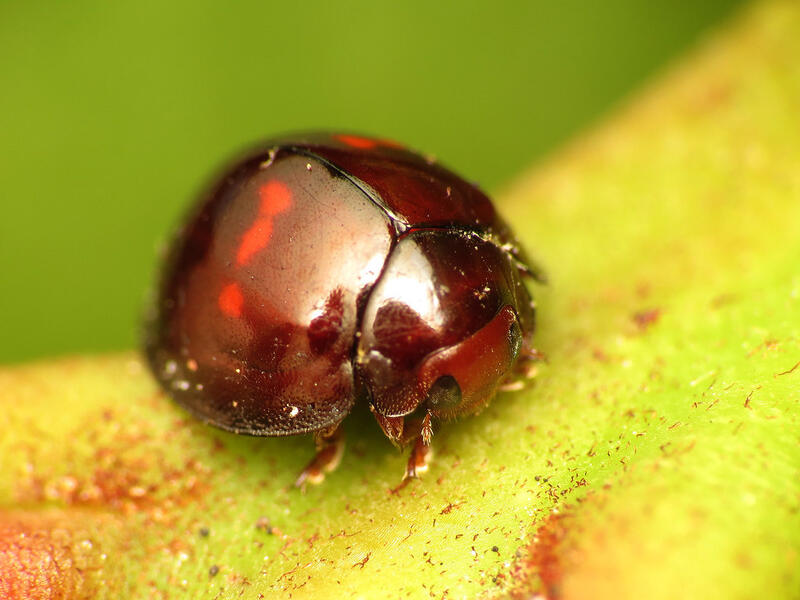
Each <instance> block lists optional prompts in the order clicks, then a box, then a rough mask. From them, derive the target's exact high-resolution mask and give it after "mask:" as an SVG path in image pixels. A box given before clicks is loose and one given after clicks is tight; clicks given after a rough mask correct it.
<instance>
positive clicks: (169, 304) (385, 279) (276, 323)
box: [146, 134, 534, 438]
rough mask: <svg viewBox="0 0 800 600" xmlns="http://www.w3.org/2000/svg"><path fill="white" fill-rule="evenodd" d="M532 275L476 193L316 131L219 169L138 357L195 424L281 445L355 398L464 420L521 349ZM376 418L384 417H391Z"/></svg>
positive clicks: (388, 415) (428, 168)
mask: <svg viewBox="0 0 800 600" xmlns="http://www.w3.org/2000/svg"><path fill="white" fill-rule="evenodd" d="M528 274H530V267H529V264H528V261H527V259H526V257H525V255H524V254H523V253H522V251H521V249H520V248H519V245H518V244H517V242H516V240H515V239H514V238H513V236H512V234H511V232H510V231H509V229H508V227H507V226H506V225H505V223H504V222H503V221H502V220H501V219H500V217H499V216H498V215H497V213H496V212H495V209H494V207H493V206H492V203H491V202H490V200H489V199H488V198H487V196H486V195H485V194H484V193H483V192H481V191H480V190H479V189H478V188H477V187H476V186H475V185H473V184H470V183H468V182H466V181H464V180H463V179H461V178H460V177H458V176H457V175H455V174H453V173H452V172H451V171H449V170H447V169H445V168H444V167H442V166H440V165H438V164H436V163H435V162H432V161H429V160H426V159H425V158H423V157H421V156H419V155H417V154H415V153H412V152H410V151H408V150H405V149H403V148H401V147H398V146H397V145H396V144H394V143H391V142H384V141H381V140H375V139H370V138H363V137H357V136H349V135H326V134H323V135H311V136H299V137H297V138H296V139H283V140H277V141H275V142H271V143H267V144H265V145H264V146H263V149H262V150H261V151H258V152H255V153H253V154H252V155H251V156H249V157H248V158H246V159H245V160H243V161H240V162H239V163H237V164H236V165H234V166H233V167H232V168H230V169H229V170H228V171H227V173H225V175H224V176H223V177H221V178H220V179H219V181H218V183H217V184H216V185H215V186H213V187H212V188H211V189H210V190H209V191H208V193H207V194H206V195H205V196H203V197H202V198H201V200H200V202H199V204H197V206H195V207H194V209H193V212H192V213H191V214H190V215H189V217H188V218H187V220H186V221H185V224H184V225H183V227H182V228H181V230H180V231H179V233H178V235H177V236H176V238H175V239H174V241H173V243H172V245H171V247H170V250H169V253H168V256H167V259H166V261H165V264H164V268H163V273H162V282H161V287H160V289H159V292H158V299H157V302H156V305H155V310H154V314H153V316H152V318H151V319H150V320H149V322H148V327H147V338H146V351H147V356H148V360H149V363H150V366H151V368H152V370H153V372H154V374H155V376H156V378H157V379H158V381H159V382H160V383H161V385H162V386H163V387H164V389H165V390H166V391H167V392H168V393H169V394H170V395H171V396H172V397H174V398H175V399H176V400H177V401H178V402H179V403H180V404H182V405H183V406H185V407H186V408H187V409H189V410H190V411H191V412H192V413H194V414H195V415H196V416H198V417H200V418H201V419H203V420H205V421H207V422H209V423H211V424H213V425H216V426H218V427H221V428H223V429H228V430H231V431H235V432H237V433H247V434H252V435H265V436H280V435H292V434H299V433H304V432H313V431H321V430H325V429H328V428H331V427H334V426H336V425H337V424H338V423H340V422H341V421H342V419H343V418H344V417H345V416H346V415H347V413H348V412H349V411H350V409H351V408H352V407H353V405H354V403H355V402H365V403H368V404H369V406H370V407H371V409H372V410H373V412H374V413H375V414H376V416H377V417H378V420H379V423H380V424H381V426H382V427H383V428H384V431H386V433H387V435H389V436H390V437H395V438H396V437H397V435H396V434H393V433H392V429H391V427H389V426H388V425H387V423H388V422H390V421H391V420H392V419H398V418H404V417H406V416H408V415H411V414H412V413H415V412H418V411H420V410H425V411H428V413H429V414H430V416H432V417H433V418H448V417H452V416H456V415H459V414H464V413H469V412H474V411H476V410H478V409H479V408H480V407H482V406H483V405H484V404H485V403H486V402H487V401H488V400H489V399H490V398H491V396H492V395H493V393H494V392H495V390H496V388H497V386H498V384H499V383H500V382H501V381H503V380H504V379H505V378H507V377H508V376H509V374H510V373H511V372H512V370H513V368H514V366H515V364H516V362H517V361H518V357H519V355H520V352H521V350H522V349H523V348H530V340H531V336H532V334H533V329H534V312H533V308H532V302H531V298H530V295H529V293H528V290H527V289H526V287H525V285H524V284H523V277H524V276H526V275H528ZM387 419H388V421H387Z"/></svg>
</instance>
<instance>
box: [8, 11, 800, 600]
mask: <svg viewBox="0 0 800 600" xmlns="http://www.w3.org/2000/svg"><path fill="white" fill-rule="evenodd" d="M798 57H800V7H799V6H798V5H796V4H795V3H790V2H766V3H760V4H756V5H754V6H752V7H750V8H749V9H748V10H747V11H746V12H745V13H743V14H742V15H741V17H740V18H739V19H738V20H737V21H735V22H733V23H731V24H729V26H728V27H727V29H725V30H724V31H722V32H721V33H720V34H719V35H717V36H716V37H714V38H712V39H710V40H708V41H707V42H706V43H705V44H704V45H703V46H702V47H701V48H699V49H697V50H696V52H695V53H694V55H692V56H690V57H688V58H687V59H686V60H685V62H684V63H682V64H680V65H678V66H676V67H675V68H673V69H672V70H671V71H670V72H669V73H667V74H666V75H664V76H663V77H662V78H661V79H660V80H659V81H657V82H655V83H654V84H653V85H651V86H650V87H649V89H648V90H646V91H645V92H644V93H643V94H641V95H640V96H639V97H637V98H635V99H633V100H632V101H631V102H630V104H629V105H628V106H625V107H623V108H621V109H620V111H619V113H618V115H617V116H615V117H613V118H612V119H610V120H609V121H608V122H607V123H606V124H604V125H603V126H602V127H600V128H598V129H597V130H595V131H594V132H591V133H589V134H588V135H586V136H584V137H582V138H581V139H579V140H578V141H577V142H575V143H574V144H573V145H571V146H570V147H568V148H565V149H564V150H562V151H561V152H560V153H558V154H557V155H556V156H554V157H552V159H551V160H550V161H549V162H548V163H547V164H544V165H541V166H539V167H538V168H537V169H535V170H534V171H532V172H531V173H530V174H529V175H528V176H526V177H523V178H522V179H520V180H519V181H518V182H517V184H516V185H514V186H513V187H511V188H510V189H508V190H507V191H506V192H505V193H504V194H501V195H500V196H499V204H500V206H501V209H502V210H503V212H504V213H505V215H506V216H507V217H508V219H509V221H510V222H512V223H513V224H514V227H515V229H516V231H517V232H518V233H519V235H520V237H521V238H522V240H523V241H524V243H525V244H526V245H527V246H528V247H529V248H530V250H531V251H532V252H533V253H534V254H535V255H536V256H537V257H538V258H539V259H540V261H541V263H542V264H543V265H544V266H545V269H546V271H547V273H548V276H549V279H550V283H549V284H548V285H547V286H536V287H535V288H534V289H533V291H534V294H535V295H536V297H537V303H538V311H539V324H538V327H539V330H538V333H537V343H538V346H539V348H540V349H541V350H542V351H543V352H544V353H545V354H546V356H547V362H546V363H544V364H542V365H540V367H539V373H538V375H537V377H536V379H535V383H534V384H533V385H531V386H529V387H528V388H527V389H525V390H523V391H521V392H514V393H504V394H501V395H499V396H498V397H497V398H496V399H495V401H494V402H493V403H492V404H491V405H490V407H489V408H487V409H486V410H485V411H484V412H483V413H482V414H481V415H479V416H477V417H474V418H470V419H465V420H463V421H460V422H456V423H451V424H447V425H445V426H444V427H443V428H442V430H441V431H440V432H438V433H437V434H436V435H435V437H434V448H435V462H434V464H433V465H432V468H431V470H430V471H429V472H428V473H427V474H426V475H425V477H424V479H423V480H421V481H413V482H412V483H411V484H410V485H409V486H407V487H405V488H404V489H402V490H400V491H398V492H396V493H392V492H391V490H392V488H394V487H395V486H396V485H397V483H398V481H399V478H400V475H401V474H402V471H403V466H404V457H403V456H402V455H401V454H400V453H398V452H397V451H396V450H394V449H393V448H392V446H391V445H390V444H389V443H388V442H387V441H386V440H385V439H384V438H383V436H382V434H381V433H380V431H379V429H378V427H377V425H375V424H374V422H373V421H372V418H371V416H370V415H369V414H368V412H367V411H365V410H362V411H357V412H356V413H355V414H353V415H352V416H351V418H350V419H349V420H348V422H347V427H346V433H347V440H348V446H347V452H346V454H345V457H344V459H343V461H342V464H341V466H340V468H339V470H338V471H336V472H335V473H333V474H331V475H329V476H328V478H327V480H326V481H325V482H324V484H323V485H321V486H318V487H310V488H309V489H308V491H307V493H305V494H303V493H300V492H299V491H298V490H295V489H294V488H292V485H291V484H292V482H293V480H294V477H295V475H296V474H297V472H298V471H299V470H300V469H301V468H302V466H303V465H304V464H305V462H306V461H307V460H308V459H309V457H310V455H311V454H312V452H313V445H312V443H311V441H310V439H308V438H303V437H301V438H287V439H255V438H246V437H237V436H234V435H230V434H226V433H222V432H219V431H216V430H213V429H211V428H209V427H207V426H205V425H202V424H200V423H198V422H196V421H194V420H192V419H191V418H189V417H188V416H187V415H186V414H185V413H184V412H183V411H182V410H181V409H180V408H178V407H177V406H175V405H174V404H173V403H172V402H171V401H170V400H168V399H167V398H166V397H165V396H164V395H163V394H162V393H161V392H159V391H158V389H157V388H156V386H155V384H154V383H153V382H152V381H151V379H150V378H149V376H148V374H147V372H146V369H145V367H144V366H143V364H142V363H141V361H140V359H139V358H138V357H137V355H135V354H133V353H131V354H128V355H122V356H107V357H85V358H70V359H64V360H59V361H53V362H47V363H39V364H32V365H27V366H21V367H13V368H5V369H3V370H2V371H1V372H0V403H2V411H0V428H2V431H3V432H4V435H3V436H2V439H1V440H0V558H4V559H5V562H4V564H6V565H12V566H11V567H8V566H7V567H6V574H5V575H4V576H3V578H2V580H0V581H2V583H0V586H3V585H6V586H7V589H11V588H10V587H8V586H11V585H12V584H13V585H20V586H21V585H30V586H33V587H32V588H31V589H34V590H35V591H37V593H41V595H42V597H82V596H83V597H98V598H118V597H137V598H138V597H141V598H151V597H152V598H160V597H164V598H166V597H169V598H184V597H185V598H233V597H245V598H258V597H266V598H271V597H292V598H318V597H360V598H419V597H435V598H442V597H445V598H464V597H495V596H500V597H502V596H507V595H512V596H513V595H516V596H520V597H525V595H526V594H534V593H540V594H542V595H543V596H545V597H562V598H587V597H593V598H605V597H608V598H612V597H613V598H641V597H648V598H660V597H663V598H668V597H669V598H675V597H686V598H713V597H722V598H752V597H770V598H792V597H797V590H798V589H800V575H799V573H800V568H798V567H799V566H800V565H798V562H799V561H800V426H799V425H800V424H799V423H798V414H799V413H800V365H799V364H798V363H800V143H799V142H800V111H798V109H797V107H798V106H800V61H799V60H798ZM554 511H555V512H554ZM554 515H559V516H558V517H554ZM554 518H557V519H559V523H560V525H559V526H560V527H561V529H560V533H559V536H558V543H555V544H552V543H551V541H552V540H550V538H552V536H549V535H541V534H542V532H543V531H545V529H543V528H546V527H547V525H548V523H553V521H554ZM548 540H550V541H548ZM544 546H547V547H544ZM26 561H27V562H26ZM32 561H33V562H35V564H36V565H38V567H37V568H38V570H36V571H35V572H34V571H32V570H31V569H30V568H28V570H27V571H25V570H24V569H22V570H20V569H16V567H15V566H14V565H26V566H27V567H30V566H31V564H33V563H32ZM36 561H38V562H36ZM0 563H3V561H0ZM15 569H16V570H15ZM25 577H28V579H25ZM17 589H21V588H17ZM2 590H3V588H2V587H0V591H2ZM46 594H50V595H49V596H47V595H46ZM58 594H61V596H59V595H58ZM0 595H2V594H0ZM262 595H263V596H262Z"/></svg>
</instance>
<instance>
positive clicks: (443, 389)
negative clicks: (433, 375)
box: [428, 375, 461, 409]
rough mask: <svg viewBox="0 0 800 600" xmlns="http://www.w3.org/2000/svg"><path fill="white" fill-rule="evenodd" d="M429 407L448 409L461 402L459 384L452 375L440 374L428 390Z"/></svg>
mask: <svg viewBox="0 0 800 600" xmlns="http://www.w3.org/2000/svg"><path fill="white" fill-rule="evenodd" d="M428 402H429V403H430V405H431V408H435V409H448V408H455V407H456V406H458V405H459V404H461V386H459V385H458V382H457V381H456V380H455V377H453V376H452V375H442V376H441V377H439V379H437V380H436V381H435V382H434V384H433V385H432V386H431V389H430V390H429V391H428Z"/></svg>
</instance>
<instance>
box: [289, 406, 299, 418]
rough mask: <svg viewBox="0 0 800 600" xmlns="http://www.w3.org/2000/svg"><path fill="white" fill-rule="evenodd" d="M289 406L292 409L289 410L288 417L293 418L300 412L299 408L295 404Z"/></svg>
mask: <svg viewBox="0 0 800 600" xmlns="http://www.w3.org/2000/svg"><path fill="white" fill-rule="evenodd" d="M291 408H292V410H290V411H289V416H290V417H292V418H294V417H296V416H297V415H298V414H300V409H299V408H297V407H296V406H292V407H291Z"/></svg>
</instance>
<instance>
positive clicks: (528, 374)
mask: <svg viewBox="0 0 800 600" xmlns="http://www.w3.org/2000/svg"><path fill="white" fill-rule="evenodd" d="M546 360H547V357H545V355H544V354H542V353H541V352H540V351H539V350H536V349H535V348H530V347H528V345H527V344H523V346H522V349H521V350H520V354H519V357H518V358H517V362H516V364H515V365H514V368H513V369H512V370H511V372H510V373H509V374H508V375H507V376H506V378H505V379H504V380H503V381H502V382H501V383H500V391H502V392H514V391H517V390H521V389H523V388H524V387H525V385H526V383H527V380H528V379H533V378H534V377H535V376H536V363H539V362H544V361H546Z"/></svg>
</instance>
